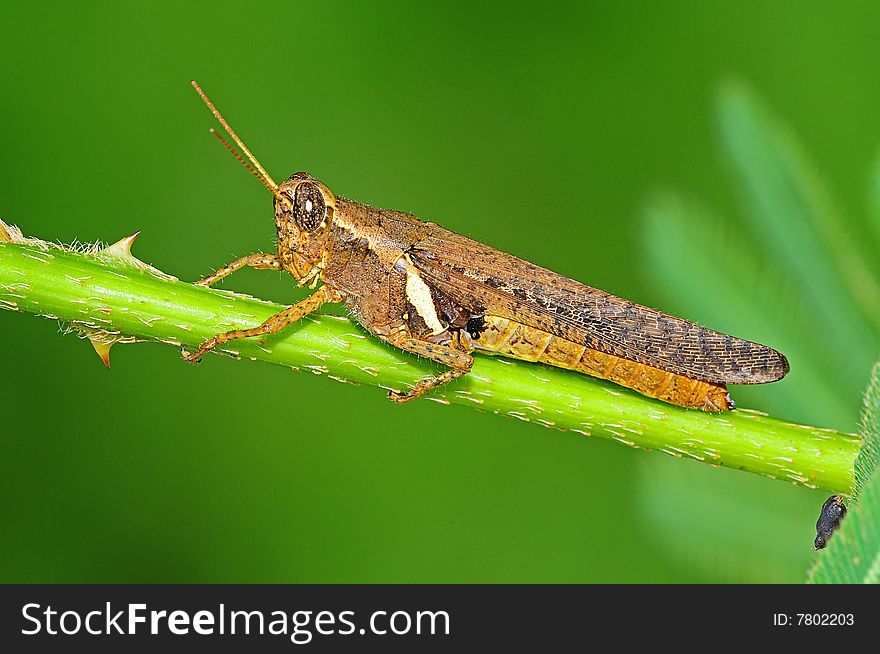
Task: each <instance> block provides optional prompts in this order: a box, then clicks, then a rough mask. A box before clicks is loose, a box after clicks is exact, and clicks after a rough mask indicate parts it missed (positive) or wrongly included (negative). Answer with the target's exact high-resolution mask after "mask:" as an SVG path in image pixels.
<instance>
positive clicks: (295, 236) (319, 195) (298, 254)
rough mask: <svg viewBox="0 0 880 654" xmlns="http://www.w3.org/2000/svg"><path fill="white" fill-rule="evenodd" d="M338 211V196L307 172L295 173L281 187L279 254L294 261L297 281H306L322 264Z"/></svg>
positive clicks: (277, 200) (277, 207) (277, 202)
mask: <svg viewBox="0 0 880 654" xmlns="http://www.w3.org/2000/svg"><path fill="white" fill-rule="evenodd" d="M335 210H336V196H335V195H333V193H332V192H331V191H330V189H329V188H327V186H326V185H325V184H324V183H323V182H320V181H318V180H317V179H315V178H314V177H312V176H311V175H309V174H308V173H296V174H295V175H292V176H291V177H289V178H288V179H286V180H284V181H283V182H282V183H281V184H280V185H279V186H278V194H277V195H276V196H275V225H276V226H277V228H278V251H279V252H280V253H281V256H282V258H283V259H285V260H286V261H290V262H291V265H292V268H293V270H291V272H292V273H294V274H295V275H296V277H297V278H299V279H303V278H304V277H306V276H307V275H308V274H309V273H310V272H311V271H312V270H313V269H314V268H315V266H317V265H318V264H319V263H320V262H321V258H322V255H323V254H324V249H325V246H326V241H327V235H328V233H329V229H328V228H329V225H330V224H331V223H332V222H333V213H334V211H335ZM285 255H287V256H285Z"/></svg>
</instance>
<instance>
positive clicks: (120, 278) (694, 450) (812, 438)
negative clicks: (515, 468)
mask: <svg viewBox="0 0 880 654" xmlns="http://www.w3.org/2000/svg"><path fill="white" fill-rule="evenodd" d="M4 227H5V226H4V225H3V224H2V223H0V241H4V240H5V241H7V242H0V308H5V309H10V310H13V311H22V312H27V313H33V314H37V315H41V316H45V317H49V318H57V319H59V320H61V321H63V322H64V323H66V324H68V325H70V326H72V327H74V328H76V329H77V330H79V331H81V332H83V333H85V334H86V335H88V336H89V337H90V338H93V339H98V340H104V341H112V340H114V339H123V340H128V341H133V340H137V341H158V342H163V343H168V344H173V345H175V346H181V345H182V346H186V347H189V348H193V347H194V346H196V345H198V344H199V343H200V342H201V341H203V340H204V339H207V338H210V337H211V336H213V335H215V334H217V333H218V332H221V331H225V330H228V329H232V328H239V327H243V328H247V327H253V326H256V325H258V324H259V323H261V322H262V321H263V320H264V319H265V318H267V317H268V316H270V315H272V314H273V313H275V312H277V311H279V310H281V309H282V308H283V307H281V306H280V305H277V304H272V303H269V302H264V301H261V300H257V299H254V298H251V297H247V296H244V295H240V294H235V293H232V292H229V291H221V290H214V289H207V288H202V287H197V286H193V285H191V284H187V283H184V282H181V281H178V280H176V279H173V278H169V277H167V276H164V275H163V274H161V273H159V272H158V271H155V270H152V269H148V267H146V266H144V265H143V264H140V262H137V260H136V259H134V258H131V257H127V256H121V257H120V256H111V255H110V254H106V253H83V252H75V251H71V250H69V249H64V248H60V247H57V246H48V245H47V244H45V243H42V242H40V241H35V240H24V239H21V238H20V237H19V238H17V239H16V238H15V234H14V233H13V232H11V231H10V230H9V228H5V229H4ZM10 241H15V242H10ZM228 346H229V347H227V348H224V351H225V352H226V353H228V354H234V355H236V356H240V357H241V358H243V359H255V360H260V361H268V362H271V363H276V364H280V365H285V366H289V367H292V368H294V369H296V370H303V371H311V372H313V373H317V374H323V375H326V376H329V377H331V378H333V379H336V380H338V381H346V382H355V383H360V384H368V385H370V386H380V387H382V388H393V389H398V390H399V389H403V388H406V387H408V386H410V385H412V384H414V383H415V382H416V381H417V380H419V379H421V378H422V377H424V376H425V375H428V374H431V373H434V372H436V371H437V367H436V366H434V365H433V364H431V363H429V362H426V361H423V360H419V359H416V358H414V357H411V356H409V355H407V354H405V353H402V352H399V351H397V350H395V349H392V348H390V347H387V346H386V345H385V344H384V343H382V342H380V341H378V340H377V339H375V338H371V337H368V336H367V334H366V332H364V330H363V329H361V328H360V327H359V326H358V325H356V324H355V323H353V322H352V321H350V320H348V319H346V318H342V317H339V316H328V315H315V316H310V317H308V318H306V319H305V320H303V321H301V322H300V323H299V324H297V325H293V326H291V327H289V328H287V329H285V330H284V331H283V332H281V333H279V334H276V335H273V336H268V337H266V338H262V339H246V340H237V341H233V342H230V343H229V344H228ZM181 365H187V364H185V363H184V362H182V361H181ZM364 392H367V391H366V390H365V391H364ZM429 399H433V400H435V401H439V402H443V403H451V404H460V405H464V406H469V407H472V408H476V409H480V410H482V411H489V412H492V413H496V414H501V415H505V416H510V417H513V418H518V419H520V420H525V421H528V422H534V423H538V424H541V425H544V426H547V427H553V428H557V429H562V430H570V431H575V432H578V433H580V434H584V435H589V436H596V437H601V438H611V439H614V440H616V441H618V442H620V443H623V444H626V445H630V446H632V447H639V448H644V449H652V450H660V451H662V452H666V453H667V454H672V455H674V456H679V457H686V458H691V459H695V460H697V461H703V462H705V463H708V464H711V465H724V466H728V467H732V468H738V469H741V470H746V471H749V472H754V473H758V474H763V475H767V476H770V477H773V478H776V479H781V480H784V481H788V482H791V483H795V484H799V485H803V486H809V487H818V488H824V489H827V490H829V491H832V492H834V493H840V494H843V495H849V494H850V493H852V491H853V489H854V462H855V459H856V457H857V455H858V453H859V450H860V447H861V441H860V439H859V438H858V437H857V436H854V435H851V434H844V433H840V432H837V431H833V430H828V429H818V428H815V427H809V426H805V425H797V424H792V423H787V422H783V421H780V420H776V419H773V418H770V417H767V416H765V415H762V414H759V413H756V412H752V411H745V410H736V411H733V412H729V413H724V414H708V413H704V412H701V411H695V410H687V409H682V408H679V407H674V406H671V405H667V404H664V403H662V402H659V401H655V400H651V399H648V398H645V397H643V396H641V395H639V394H637V393H634V392H630V391H628V390H626V389H624V388H621V387H619V386H616V385H614V384H611V383H607V382H603V381H600V380H595V379H591V378H589V377H587V376H585V375H581V374H578V373H573V372H570V371H565V370H559V369H555V368H550V367H546V366H541V365H536V364H528V363H519V362H513V361H509V360H504V359H499V358H495V357H477V362H476V364H475V366H474V371H473V373H472V374H470V375H467V376H466V377H464V378H462V379H460V380H457V381H455V382H453V383H451V384H449V385H448V386H447V387H444V388H443V389H441V390H439V391H437V392H436V393H434V394H432V395H431V396H430V398H429ZM376 401H377V402H384V401H386V400H385V399H384V397H383V394H379V393H376ZM418 401H426V400H418ZM395 410H399V411H406V410H407V407H406V406H401V407H398V408H396V409H395Z"/></svg>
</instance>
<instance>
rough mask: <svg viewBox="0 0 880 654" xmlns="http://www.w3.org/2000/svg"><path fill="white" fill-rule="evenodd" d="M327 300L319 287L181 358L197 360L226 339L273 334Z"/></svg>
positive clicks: (217, 337) (211, 340) (226, 340)
mask: <svg viewBox="0 0 880 654" xmlns="http://www.w3.org/2000/svg"><path fill="white" fill-rule="evenodd" d="M328 300H329V295H328V292H327V290H326V288H324V287H322V288H319V289H318V290H317V291H316V292H315V293H313V294H312V295H310V296H309V297H307V298H306V299H305V300H302V301H301V302H297V303H296V304H294V305H292V306H289V307H287V308H286V309H285V310H284V311H279V312H278V313H276V314H275V315H274V316H270V317H269V318H267V319H266V321H265V322H264V323H263V324H262V325H260V326H259V327H253V328H251V329H233V330H232V331H228V332H223V333H222V334H217V335H216V336H214V337H213V338H209V339H208V340H207V341H205V342H204V343H202V344H201V345H200V346H199V349H198V350H196V351H195V352H193V353H191V354H184V355H183V358H184V359H186V360H187V361H189V362H190V363H194V362H195V361H198V360H199V359H200V358H201V356H202V355H203V354H205V353H206V352H210V351H211V350H213V349H214V348H215V347H217V346H218V345H222V344H223V343H226V342H228V341H231V340H234V339H237V338H249V337H251V336H266V335H268V334H274V333H275V332H278V331H281V330H282V329H284V328H285V327H287V326H288V325H290V324H292V323H295V322H296V321H297V320H299V319H301V318H302V317H303V316H307V315H308V314H310V313H312V312H313V311H317V310H318V309H319V308H320V307H321V305H323V304H324V303H325V302H327V301H328Z"/></svg>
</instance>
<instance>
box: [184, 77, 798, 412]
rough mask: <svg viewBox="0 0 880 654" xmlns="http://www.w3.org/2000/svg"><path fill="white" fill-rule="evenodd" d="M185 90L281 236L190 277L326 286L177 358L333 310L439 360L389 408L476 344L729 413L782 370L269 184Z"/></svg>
mask: <svg viewBox="0 0 880 654" xmlns="http://www.w3.org/2000/svg"><path fill="white" fill-rule="evenodd" d="M193 86H194V87H195V88H196V90H197V91H198V92H199V95H200V96H201V97H202V99H203V100H204V101H205V103H206V104H207V105H208V107H209V108H210V109H211V111H212V112H213V113H214V115H215V116H216V117H217V119H218V120H219V121H220V123H221V124H222V125H223V127H224V129H225V130H226V132H227V133H228V134H229V136H230V137H231V138H232V140H233V141H234V142H235V144H236V145H238V147H239V149H240V150H241V152H242V153H244V157H243V156H242V155H240V154H239V153H238V152H236V151H235V149H234V148H233V147H232V146H231V145H230V144H229V143H227V142H226V141H225V140H224V139H223V138H222V137H220V136H219V135H218V134H216V132H215V135H217V136H218V138H220V140H221V141H222V142H223V143H224V145H226V147H227V148H228V149H229V150H230V151H231V152H232V153H233V154H234V155H235V156H236V158H238V159H239V161H241V162H242V163H243V164H244V165H245V166H247V168H248V169H249V170H250V171H251V172H252V173H253V174H254V175H256V177H257V178H258V179H259V180H260V181H261V182H262V183H263V184H264V185H265V186H266V188H268V189H269V190H270V191H271V192H272V194H273V195H274V196H275V224H276V228H277V232H278V252H277V254H255V255H250V256H248V257H243V258H241V259H237V260H236V261H233V262H232V263H230V264H228V265H227V266H225V267H224V268H221V269H220V270H218V271H217V272H215V273H214V274H212V275H210V276H208V277H206V278H204V279H203V280H201V281H200V282H198V283H199V284H202V285H204V286H209V285H211V284H213V283H214V282H216V281H218V280H219V279H222V278H223V277H225V276H226V275H228V274H230V273H231V272H233V271H235V270H237V269H238V268H241V267H242V266H252V267H255V268H262V269H274V270H279V269H282V270H286V271H287V272H289V273H290V274H291V275H293V276H294V277H295V278H296V279H297V280H298V282H299V283H300V285H305V284H310V285H311V286H312V287H313V288H314V287H315V286H316V285H317V284H318V283H319V282H320V283H322V286H321V288H319V289H318V290H317V291H316V292H315V293H314V294H313V295H312V296H310V297H309V298H307V299H306V300H303V301H302V302H299V303H297V304H295V305H293V306H291V307H289V308H288V309H286V310H285V311H283V312H281V313H279V314H277V315H275V316H272V317H271V318H270V319H268V320H267V321H266V322H265V323H264V324H263V325H260V326H259V327H256V328H253V329H244V330H234V331H231V332H225V333H223V334H218V335H217V336H215V337H214V338H212V339H210V340H208V341H206V342H205V343H203V344H202V345H201V346H200V347H199V349H198V351H196V352H194V353H191V354H186V355H185V356H186V358H187V359H188V360H190V361H195V360H197V359H198V358H199V357H200V356H202V354H204V353H205V352H207V351H209V350H211V349H213V348H214V347H217V346H218V345H220V344H222V343H225V342H227V341H229V340H232V339H235V338H247V337H251V336H260V335H265V334H269V333H273V332H276V331H278V330H280V329H283V328H284V327H285V326H286V325H289V324H290V323H292V322H294V321H296V320H299V319H300V318H302V317H303V316H304V315H306V314H307V313H309V312H311V311H315V310H316V309H318V308H319V307H320V306H321V305H322V304H324V303H325V302H341V303H344V304H345V305H346V306H347V307H348V308H349V309H350V311H351V313H352V315H353V316H354V317H355V319H357V320H358V322H360V324H361V325H363V326H364V327H365V328H366V329H367V330H368V331H369V332H370V333H372V334H373V335H374V336H376V337H378V338H381V339H383V340H385V341H387V342H388V343H391V344H392V345H395V346H397V347H399V348H401V349H403V350H406V351H408V352H413V353H415V354H418V355H420V356H424V357H427V358H430V359H432V360H434V361H437V362H439V363H442V364H444V365H446V366H448V368H449V369H448V370H447V371H446V372H444V373H442V374H440V375H438V376H436V377H430V378H428V379H425V380H422V381H421V382H419V383H418V384H416V385H415V386H414V387H413V388H412V389H411V390H410V391H409V392H407V393H395V392H392V393H389V397H391V399H393V400H395V401H397V402H405V401H407V400H411V399H413V398H416V397H419V396H420V395H422V394H424V393H425V392H426V391H428V390H430V389H431V388H435V387H437V386H440V385H441V384H444V383H446V382H448V381H451V380H453V379H455V378H457V377H460V376H462V375H464V374H466V373H467V372H469V371H470V369H471V366H472V365H473V358H472V357H471V352H473V351H474V350H480V351H483V352H486V353H489V354H498V355H502V356H508V357H513V358H517V359H524V360H527V361H541V362H544V363H548V364H550V365H554V366H558V367H562V368H569V369H572V370H577V371H580V372H583V373H586V374H589V375H592V376H595V377H600V378H603V379H609V380H611V381H613V382H615V383H617V384H620V385H622V386H626V387H628V388H632V389H634V390H636V391H638V392H640V393H642V394H644V395H648V396H650V397H654V398H658V399H661V400H664V401H666V402H670V403H672V404H677V405H679V406H684V407H691V408H698V409H703V410H706V411H722V410H726V409H730V408H732V402H731V401H730V399H729V397H728V395H727V388H726V384H728V383H735V384H761V383H766V382H772V381H776V380H778V379H781V378H782V377H783V376H784V375H785V374H786V373H787V372H788V362H787V361H786V359H785V357H784V356H783V355H782V354H780V353H779V352H777V351H776V350H774V349H772V348H770V347H767V346H766V345H760V344H758V343H753V342H750V341H746V340H742V339H739V338H736V337H734V336H730V335H728V334H722V333H720V332H716V331H712V330H710V329H706V328H705V327H701V326H699V325H696V324H694V323H692V322H688V321H686V320H682V319H680V318H675V317H673V316H669V315H666V314H664V313H661V312H659V311H655V310H653V309H649V308H647V307H643V306H640V305H638V304H635V303H633V302H630V301H628V300H624V299H622V298H619V297H616V296H614V295H611V294H609V293H606V292H604V291H601V290H599V289H596V288H592V287H590V286H587V285H585V284H581V283H580V282H576V281H574V280H572V279H569V278H567V277H564V276H562V275H559V274H557V273H554V272H552V271H550V270H547V269H545V268H541V267H540V266H537V265H535V264H533V263H529V262H528V261H524V260H522V259H519V258H517V257H514V256H512V255H509V254H506V253H504V252H500V251H498V250H496V249H494V248H492V247H489V246H488V245H485V244H483V243H479V242H477V241H473V240H471V239H469V238H466V237H464V236H461V235H459V234H456V233H455V232H451V231H449V230H447V229H444V228H442V227H440V226H438V225H435V224H434V223H430V222H424V221H422V220H420V219H418V218H416V217H415V216H412V215H410V214H407V213H403V212H400V211H391V210H386V209H377V208H375V207H371V206H368V205H365V204H361V203H359V202H354V201H352V200H348V199H346V198H344V197H341V196H337V195H335V194H334V193H332V192H331V191H330V189H329V188H328V187H327V186H326V185H325V184H324V183H323V182H320V181H319V180H317V179H315V178H313V177H312V176H310V175H309V174H307V173H296V174H294V175H292V176H291V177H290V178H288V179H286V180H285V181H284V182H282V183H281V184H280V185H277V184H276V183H275V182H274V180H272V178H271V177H270V176H269V174H268V173H266V171H265V170H264V169H263V167H262V166H261V165H260V164H259V162H258V161H257V160H256V158H255V157H253V155H252V154H251V152H250V151H249V150H248V149H247V148H246V147H245V146H244V144H243V143H242V142H241V140H240V139H239V138H238V136H237V135H236V134H235V132H234V131H233V130H232V129H231V128H230V127H229V125H228V123H227V122H226V121H225V120H224V119H223V117H222V116H221V115H220V113H219V112H218V111H217V109H216V108H215V107H214V105H213V104H212V103H211V102H210V100H208V98H207V97H206V96H205V94H204V93H203V92H202V90H201V89H200V88H199V86H198V85H197V84H196V83H195V82H193ZM212 131H213V130H212ZM245 158H247V160H249V161H250V162H251V164H253V165H250V164H248V163H247V161H246V160H245Z"/></svg>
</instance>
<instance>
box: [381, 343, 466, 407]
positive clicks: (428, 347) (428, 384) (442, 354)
mask: <svg viewBox="0 0 880 654" xmlns="http://www.w3.org/2000/svg"><path fill="white" fill-rule="evenodd" d="M385 340H386V341H388V343H390V344H391V345H393V346H395V347H399V348H400V349H401V350H405V351H407V352H412V353H413V354H417V355H419V356H423V357H425V358H426V359H431V360H432V361H436V362H438V363H442V364H443V365H446V366H449V370H447V371H446V372H444V373H442V374H440V375H436V376H434V377H426V378H425V379H423V380H421V381H420V382H418V383H417V384H416V385H415V386H413V387H412V389H410V390H409V392H407V393H398V392H397V391H389V392H388V399H389V400H391V401H393V402H397V403H403V402H409V401H410V400H414V399H416V398H417V397H421V396H422V395H424V394H425V393H426V392H428V391H429V390H431V389H432V388H437V387H438V386H442V385H443V384H446V383H448V382H451V381H452V380H453V379H458V378H459V377H461V376H462V375H466V374H467V373H469V372H470V371H471V368H472V367H473V365H474V358H473V357H472V356H471V355H470V354H468V353H467V352H464V351H462V350H459V349H456V348H454V347H450V346H448V345H440V344H437V343H429V342H428V341H420V340H418V339H416V338H412V337H410V336H406V335H405V334H402V333H401V334H396V335H391V336H386V337H385Z"/></svg>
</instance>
